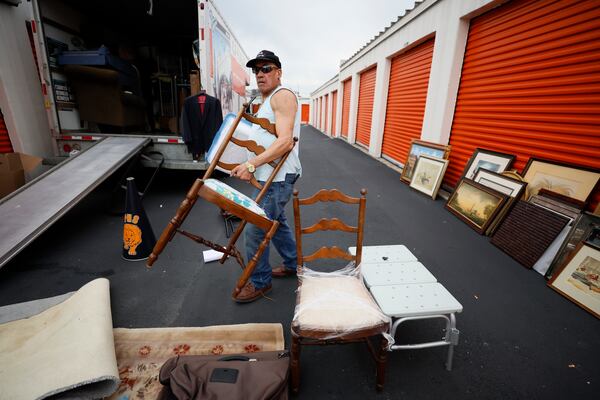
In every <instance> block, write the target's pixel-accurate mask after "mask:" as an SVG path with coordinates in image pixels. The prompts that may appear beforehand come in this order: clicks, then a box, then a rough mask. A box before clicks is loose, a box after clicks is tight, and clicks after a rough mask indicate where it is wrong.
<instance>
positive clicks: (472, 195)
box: [446, 179, 508, 234]
mask: <svg viewBox="0 0 600 400" xmlns="http://www.w3.org/2000/svg"><path fill="white" fill-rule="evenodd" d="M507 198H508V196H506V195H505V194H502V193H500V192H498V191H496V190H494V189H491V188H488V187H487V186H484V185H482V184H480V183H477V182H475V181H472V180H471V179H461V180H460V181H459V182H458V185H457V186H456V189H455V190H454V192H453V193H452V195H451V196H450V198H449V199H448V202H447V203H446V208H447V209H448V210H449V211H450V212H451V213H453V214H454V215H456V216H457V217H458V218H459V219H461V220H462V221H464V222H465V223H466V224H467V225H469V226H471V227H472V228H473V229H475V230H476V231H477V232H479V233H480V234H483V233H484V232H485V230H486V229H487V227H488V226H489V224H490V223H491V222H492V221H493V220H494V218H495V217H496V214H497V213H498V212H499V211H500V210H501V208H502V205H503V204H504V203H505V202H506V199H507Z"/></svg>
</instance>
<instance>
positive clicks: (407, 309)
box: [349, 245, 462, 371]
mask: <svg viewBox="0 0 600 400" xmlns="http://www.w3.org/2000/svg"><path fill="white" fill-rule="evenodd" d="M349 251H350V253H352V254H356V248H355V247H350V248H349ZM361 273H362V276H363V280H364V282H365V285H366V286H367V287H368V288H369V290H370V292H371V295H372V296H373V298H374V299H375V301H376V302H377V304H379V307H380V308H381V311H382V312H383V313H384V314H385V315H387V316H389V317H391V318H392V326H391V328H390V332H389V333H390V335H391V336H392V337H394V338H395V336H396V330H397V329H398V327H399V326H400V325H401V324H402V323H404V322H406V321H414V320H424V319H443V320H445V322H446V329H445V334H444V337H443V338H442V339H441V340H438V341H433V342H424V343H417V344H394V345H391V346H390V351H393V350H409V349H410V350H412V349H424V348H429V347H437V346H448V356H447V359H446V369H447V370H448V371H450V370H451V369H452V357H453V355H454V346H456V345H457V344H458V338H459V334H460V332H459V330H458V329H456V316H455V314H456V313H459V312H461V311H462V305H461V304H460V303H459V302H458V301H457V300H456V299H455V298H454V296H452V294H450V292H448V290H446V288H444V286H443V285H442V284H440V283H439V282H437V279H436V278H435V276H434V275H433V274H432V273H431V272H429V270H428V269H427V268H426V267H425V266H424V265H423V264H422V263H420V262H419V261H418V260H417V257H415V256H414V255H413V254H412V253H411V251H410V250H408V248H407V247H406V246H404V245H391V246H364V247H363V252H362V263H361Z"/></svg>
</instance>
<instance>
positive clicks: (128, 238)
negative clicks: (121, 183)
mask: <svg viewBox="0 0 600 400" xmlns="http://www.w3.org/2000/svg"><path fill="white" fill-rule="evenodd" d="M155 244H156V237H155V236H154V232H153V231H152V226H150V221H149V220H148V217H147V216H146V212H145V211H144V207H142V199H140V195H139V193H138V191H137V187H136V186H135V181H134V178H132V177H129V178H127V196H126V200H125V215H124V216H123V258H124V259H126V260H131V261H138V260H145V259H147V258H148V256H150V253H151V252H152V249H153V248H154V245H155Z"/></svg>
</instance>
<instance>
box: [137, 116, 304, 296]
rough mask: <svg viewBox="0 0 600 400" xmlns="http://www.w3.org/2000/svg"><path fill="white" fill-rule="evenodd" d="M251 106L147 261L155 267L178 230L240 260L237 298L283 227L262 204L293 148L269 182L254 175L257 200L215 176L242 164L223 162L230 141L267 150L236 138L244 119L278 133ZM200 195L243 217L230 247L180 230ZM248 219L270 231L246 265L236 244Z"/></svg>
mask: <svg viewBox="0 0 600 400" xmlns="http://www.w3.org/2000/svg"><path fill="white" fill-rule="evenodd" d="M247 106H248V104H244V106H243V107H242V109H241V110H240V111H239V113H238V114H237V116H236V117H235V120H234V121H233V124H232V125H231V127H230V128H229V131H228V132H227V134H226V136H225V138H224V139H223V141H222V142H221V145H220V146H219V148H218V150H217V152H216V154H215V156H214V157H213V159H212V161H211V163H210V165H209V167H208V169H207V170H206V172H205V174H204V176H203V177H202V178H201V179H200V178H198V179H196V181H195V182H194V184H193V185H192V187H191V188H190V190H189V191H188V193H187V195H186V197H185V199H184V200H183V201H182V202H181V205H180V206H179V208H178V210H177V212H176V214H175V216H174V217H173V218H172V219H171V221H170V222H169V224H168V225H167V227H166V228H165V229H164V230H163V232H162V234H161V236H160V238H159V239H158V241H157V242H156V245H155V246H154V249H153V251H152V254H150V257H149V258H148V262H147V266H148V267H150V266H152V264H154V262H156V260H157V259H158V256H159V255H160V254H161V253H162V251H163V250H164V248H165V247H166V246H167V244H168V243H169V242H170V241H171V240H172V239H173V237H174V236H175V233H180V234H182V235H184V236H186V237H188V238H190V239H192V240H193V241H195V242H197V243H200V244H203V245H205V246H208V247H210V248H212V249H214V250H216V251H220V252H222V253H223V256H222V257H221V259H220V260H219V262H220V263H221V264H223V263H224V262H225V260H227V258H228V257H230V256H232V257H234V258H235V259H236V260H237V262H238V264H239V265H240V267H241V268H242V270H243V272H242V275H241V276H240V278H239V279H238V281H237V283H236V286H235V289H234V290H233V293H232V296H233V297H234V298H235V297H236V296H237V295H238V294H239V293H240V291H241V289H242V288H243V287H244V285H245V284H246V282H247V281H248V279H249V278H250V275H251V274H252V271H254V268H255V267H256V264H257V262H258V260H259V258H260V256H261V255H262V253H263V252H264V250H265V249H266V247H267V246H268V245H269V241H270V240H271V238H272V237H273V235H274V234H275V232H276V231H277V228H278V227H279V222H278V221H277V220H271V219H270V218H268V216H267V215H266V213H265V212H264V210H263V209H262V208H261V207H260V206H259V205H258V204H259V203H260V201H261V200H262V198H263V197H264V196H265V194H266V192H267V190H268V189H269V186H270V185H271V183H272V182H273V179H274V178H275V176H276V175H277V173H278V172H279V170H280V169H281V167H282V166H283V163H284V162H285V160H286V159H287V157H288V155H289V153H290V151H292V150H290V151H288V152H287V153H285V154H284V155H283V156H282V157H281V158H280V159H279V160H274V161H271V162H270V163H269V165H270V166H271V167H273V171H272V173H271V175H270V176H269V178H268V179H267V181H266V182H265V183H264V185H261V184H260V183H259V182H258V181H257V180H256V179H255V178H254V176H253V177H252V179H251V181H250V183H251V184H252V185H253V186H254V187H256V188H257V189H259V190H260V192H259V194H258V196H257V197H256V199H255V200H252V199H251V198H249V197H248V196H246V195H244V194H243V193H241V192H239V191H237V190H236V189H233V188H232V187H230V186H229V185H227V184H225V183H223V182H221V181H218V180H216V179H212V178H211V176H212V174H213V172H214V170H215V168H217V167H219V168H220V169H223V170H226V171H231V170H232V169H234V168H235V167H236V166H238V165H240V164H239V163H225V162H221V160H220V158H221V156H222V155H223V153H224V152H225V149H226V148H227V146H228V145H229V144H230V143H234V144H235V145H237V146H240V147H244V148H246V149H248V150H249V151H251V152H253V153H254V154H257V155H259V154H261V153H262V152H264V151H265V148H264V147H262V146H260V145H258V144H257V143H256V142H255V141H253V140H240V139H238V138H236V137H234V133H235V130H236V128H237V126H238V124H239V123H240V121H241V120H242V118H244V119H246V120H248V121H250V122H252V123H254V124H257V125H260V126H261V127H262V128H263V129H265V130H266V131H267V132H269V133H270V134H272V135H275V136H277V133H276V130H275V124H273V123H272V122H270V121H269V120H268V119H266V118H256V117H253V116H251V115H249V114H247V113H246V112H245V109H246V108H247ZM296 141H297V138H294V144H295V142H296ZM199 197H201V198H202V199H204V200H206V201H208V202H210V203H213V204H215V205H217V206H218V207H219V208H221V209H222V210H225V211H227V212H229V213H230V214H233V215H235V216H236V217H238V218H240V219H241V222H240V224H239V225H238V227H237V229H236V230H235V232H234V233H233V235H232V236H231V238H230V239H229V243H228V244H227V245H226V246H222V245H219V244H216V243H213V242H211V241H209V240H207V239H205V238H203V237H201V236H198V235H195V234H192V233H190V232H186V231H184V230H181V229H180V227H181V225H182V224H183V222H184V221H185V218H186V217H187V216H188V214H189V212H190V211H191V209H192V207H193V206H194V204H195V203H196V200H197V199H198V198H199ZM248 222H249V223H251V224H254V225H256V226H257V227H259V228H260V229H263V230H264V231H265V232H266V234H265V238H264V239H263V241H262V242H261V244H260V245H259V247H258V250H257V252H256V253H255V254H254V256H253V257H252V259H250V260H248V263H247V264H246V263H245V262H244V258H243V256H242V254H241V253H240V251H239V250H238V249H237V248H236V246H235V244H236V242H237V240H238V239H239V237H240V235H241V233H242V231H243V230H244V227H245V226H246V224H247V223H248Z"/></svg>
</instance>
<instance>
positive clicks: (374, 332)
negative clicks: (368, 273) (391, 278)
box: [291, 189, 390, 392]
mask: <svg viewBox="0 0 600 400" xmlns="http://www.w3.org/2000/svg"><path fill="white" fill-rule="evenodd" d="M360 193H361V197H360V198H355V197H349V196H347V195H345V194H344V193H342V192H340V191H338V190H336V189H333V190H321V191H319V192H318V193H316V194H315V195H313V196H312V197H309V198H306V199H299V198H298V191H297V190H295V191H294V219H295V230H296V246H297V252H298V291H297V297H296V308H295V311H294V318H293V321H292V326H291V331H292V347H291V379H292V390H293V391H294V392H298V389H299V386H300V347H301V346H302V345H328V344H344V343H352V342H366V343H367V345H368V348H369V351H370V353H371V355H372V356H373V358H374V359H375V362H376V364H377V378H376V381H377V382H376V388H377V390H381V389H382V388H383V383H384V378H385V376H384V375H385V365H386V357H387V343H388V342H387V340H386V339H385V338H384V337H383V336H382V338H381V343H380V346H379V348H377V347H376V346H375V345H374V344H373V343H371V340H370V338H375V337H376V336H381V335H382V334H383V333H386V332H387V331H388V329H389V325H390V319H389V317H387V316H385V315H384V314H383V313H382V312H381V310H380V309H379V306H377V304H376V303H375V301H374V300H373V298H372V297H371V295H370V293H369V291H368V290H367V288H366V287H365V285H364V283H363V282H362V279H361V277H360V273H359V272H360V270H359V268H360V263H361V257H362V241H363V230H364V224H365V207H366V193H367V191H366V190H365V189H362V190H361V192H360ZM336 201H337V202H342V203H346V204H352V205H357V206H358V225H357V226H349V225H346V224H345V223H344V222H342V221H341V220H340V219H338V218H331V219H327V218H322V219H320V220H319V221H318V222H317V223H316V224H314V225H312V226H309V227H307V228H302V226H301V219H300V206H306V205H311V204H315V203H317V202H336ZM317 231H343V232H348V233H352V234H354V235H356V255H352V254H350V253H348V252H346V251H345V250H342V249H341V248H339V247H337V246H333V247H321V248H319V249H318V250H317V251H316V252H314V253H312V254H310V255H308V256H305V255H304V252H303V246H302V236H303V235H308V234H312V233H315V232H317ZM322 258H325V259H334V258H339V259H343V260H346V261H349V262H354V264H349V265H348V266H347V267H345V268H343V269H341V270H337V271H332V272H329V273H322V272H320V271H319V272H313V271H312V270H307V267H305V265H304V263H305V262H310V261H313V260H316V259H322ZM321 265H324V264H323V263H322V262H321Z"/></svg>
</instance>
